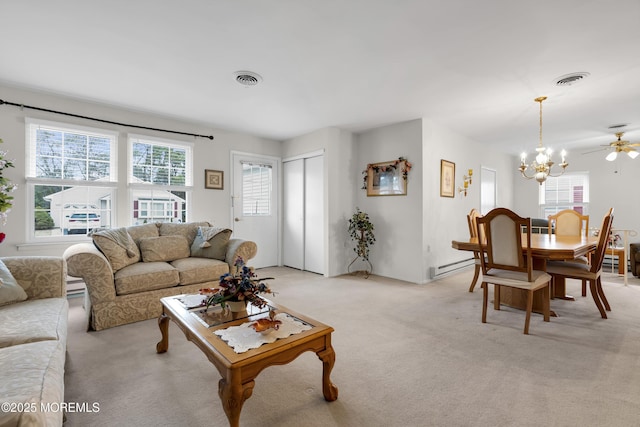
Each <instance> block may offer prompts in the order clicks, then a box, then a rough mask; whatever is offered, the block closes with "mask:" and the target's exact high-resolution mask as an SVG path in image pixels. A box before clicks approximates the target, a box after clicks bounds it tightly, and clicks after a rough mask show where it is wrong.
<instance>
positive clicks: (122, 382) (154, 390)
mask: <svg viewBox="0 0 640 427" xmlns="http://www.w3.org/2000/svg"><path fill="white" fill-rule="evenodd" d="M471 273H472V272H471V271H464V272H462V273H459V274H456V275H454V276H450V277H447V278H444V279H442V280H439V281H435V282H432V283H429V284H427V285H415V284H410V283H405V282H401V281H394V280H390V279H384V278H380V277H376V276H371V277H370V278H369V279H364V278H362V277H357V276H341V277H337V278H330V279H325V278H323V277H321V276H318V275H314V274H311V273H303V272H299V271H296V270H292V269H287V268H270V269H264V270H262V271H261V274H264V275H269V276H274V277H276V278H277V280H275V281H273V282H272V288H273V289H274V290H276V291H277V292H278V295H277V296H276V297H275V300H276V301H277V302H278V303H281V304H283V305H285V306H288V307H291V308H292V309H294V310H296V311H299V312H302V313H305V314H307V315H309V316H310V317H312V318H315V319H317V320H319V321H321V322H323V323H326V324H329V325H331V326H333V327H334V328H335V332H334V334H333V346H334V349H335V351H336V364H335V367H334V369H333V372H332V375H331V377H332V380H333V382H334V384H336V386H337V387H338V388H339V397H338V400H337V401H335V402H326V401H325V400H324V399H323V397H322V389H321V374H322V363H321V362H320V360H319V359H318V358H317V356H316V355H315V354H313V353H309V352H307V353H304V354H302V355H301V356H300V357H299V358H298V359H296V360H295V361H294V362H292V363H290V364H289V365H285V366H275V367H270V368H268V369H266V370H265V371H263V372H262V373H261V374H260V376H259V377H258V378H257V380H256V386H255V388H254V390H253V396H252V397H251V398H250V399H248V400H247V401H246V402H245V404H244V407H243V409H242V414H241V418H240V421H241V425H242V426H247V427H249V426H292V427H293V426H295V427H300V426H323V427H324V426H385V427H386V426H540V425H546V426H610V425H611V426H637V425H640V280H638V279H635V278H633V279H630V280H629V282H630V285H629V286H624V285H623V283H622V279H621V278H619V277H618V276H616V275H612V274H607V275H606V277H605V282H606V283H605V292H606V295H607V297H608V298H609V301H610V303H611V307H612V311H611V312H610V313H609V319H607V320H603V319H602V318H600V315H599V313H598V310H597V308H596V306H595V304H594V303H593V300H592V299H591V296H590V295H589V296H588V297H586V298H582V297H580V296H579V295H580V283H579V282H578V281H573V280H569V281H568V283H567V289H568V292H569V293H573V295H576V301H573V302H571V301H563V300H553V301H552V302H551V307H552V309H553V310H555V311H556V312H557V313H558V314H559V317H556V318H552V319H551V322H550V323H545V322H543V321H542V316H541V315H533V316H532V320H531V327H530V334H531V335H528V336H527V335H524V334H523V333H522V328H523V326H524V312H522V311H519V310H514V309H510V308H504V309H502V310H501V311H494V310H493V309H492V308H490V309H489V312H488V315H487V320H488V323H487V324H482V323H481V321H480V318H481V303H482V292H481V289H479V287H478V289H476V291H475V292H474V293H469V292H467V289H468V286H469V282H470V279H471V276H472V274H471ZM492 288H493V287H491V289H492ZM81 303H82V301H81V299H80V298H76V299H72V300H71V310H70V327H69V329H70V330H69V342H68V354H67V369H66V393H65V400H66V401H67V402H89V403H93V402H97V403H98V404H99V406H100V411H99V412H98V413H69V414H67V423H66V424H65V425H66V426H69V427H71V426H74V427H75V426H89V425H91V426H115V425H129V426H160V425H162V426H227V425H228V423H227V419H226V417H225V415H224V412H223V410H222V406H221V403H220V400H219V398H218V393H217V390H218V385H217V384H218V380H219V375H218V372H217V371H216V370H215V368H214V367H213V365H211V364H210V363H209V362H208V360H207V359H206V357H205V356H204V355H203V354H202V352H201V351H200V350H198V348H197V347H196V346H195V345H193V344H192V343H190V342H188V341H186V339H185V338H184V335H183V334H182V332H181V331H180V330H179V329H178V328H177V327H176V326H175V325H174V324H171V326H170V342H169V351H168V352H167V353H165V354H156V352H155V345H156V342H157V341H158V340H159V339H160V333H159V330H158V326H157V322H156V321H155V320H149V321H145V322H139V323H135V324H131V325H124V326H119V327H117V328H113V329H108V330H105V331H101V332H90V333H87V332H85V331H84V329H83V319H84V313H83V308H82V306H81Z"/></svg>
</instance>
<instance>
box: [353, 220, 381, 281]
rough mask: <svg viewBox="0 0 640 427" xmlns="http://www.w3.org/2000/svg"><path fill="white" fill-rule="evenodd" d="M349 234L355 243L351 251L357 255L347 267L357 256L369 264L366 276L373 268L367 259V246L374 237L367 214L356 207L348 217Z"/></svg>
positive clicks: (373, 241) (371, 243)
mask: <svg viewBox="0 0 640 427" xmlns="http://www.w3.org/2000/svg"><path fill="white" fill-rule="evenodd" d="M349 236H350V237H351V240H353V241H354V242H355V243H356V246H355V247H354V248H353V251H354V252H355V253H356V255H357V256H356V257H355V258H354V259H353V261H351V264H349V268H350V267H351V265H352V264H353V263H354V262H355V261H356V260H357V259H358V258H361V259H362V260H363V261H364V262H366V263H367V264H368V265H369V270H367V271H365V276H366V277H368V276H369V274H371V271H372V270H373V266H372V265H371V262H370V261H369V246H371V245H373V244H374V243H375V241H376V238H375V236H374V235H373V224H372V223H371V220H370V219H369V215H368V214H367V213H366V212H362V211H360V209H359V208H356V212H355V213H354V214H353V216H352V217H351V219H349Z"/></svg>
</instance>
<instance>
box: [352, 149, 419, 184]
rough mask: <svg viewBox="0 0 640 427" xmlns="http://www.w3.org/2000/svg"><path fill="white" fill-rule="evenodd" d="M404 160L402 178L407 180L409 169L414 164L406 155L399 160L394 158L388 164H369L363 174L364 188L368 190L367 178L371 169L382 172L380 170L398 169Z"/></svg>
mask: <svg viewBox="0 0 640 427" xmlns="http://www.w3.org/2000/svg"><path fill="white" fill-rule="evenodd" d="M402 162H404V164H402V170H401V172H402V178H403V179H404V180H405V181H406V180H407V178H408V177H409V171H410V170H411V168H412V167H413V165H412V164H411V162H409V161H408V160H407V158H406V157H398V160H394V161H393V162H392V163H390V164H388V165H376V164H371V163H370V164H368V165H367V168H366V169H365V170H363V171H362V174H363V175H364V177H363V178H362V179H363V183H362V189H363V190H366V189H367V178H368V176H369V170H370V169H371V170H373V171H374V172H375V173H380V172H387V171H389V170H394V171H395V170H396V169H398V167H399V166H401V163H402Z"/></svg>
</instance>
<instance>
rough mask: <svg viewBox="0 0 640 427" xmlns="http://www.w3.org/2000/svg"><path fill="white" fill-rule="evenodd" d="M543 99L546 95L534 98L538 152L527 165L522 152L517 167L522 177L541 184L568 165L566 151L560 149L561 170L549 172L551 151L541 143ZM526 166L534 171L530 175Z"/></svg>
mask: <svg viewBox="0 0 640 427" xmlns="http://www.w3.org/2000/svg"><path fill="white" fill-rule="evenodd" d="M545 99H547V97H546V96H541V97H539V98H536V99H534V101H535V102H538V103H540V142H539V143H538V147H537V148H536V152H537V153H538V154H536V158H535V160H534V161H533V162H531V164H530V165H527V163H526V160H527V153H522V155H521V156H520V167H519V168H518V169H519V170H520V173H521V174H522V176H523V178H526V179H533V178H535V179H536V181H538V182H539V183H540V185H542V183H543V182H545V181H546V180H547V177H550V176H551V177H556V176H560V175H562V174H563V173H564V171H565V169H566V168H567V166H569V163H567V162H566V161H565V156H566V155H567V153H566V151H564V150H562V152H561V153H560V155H561V156H562V163H560V164H559V166H560V167H561V168H562V170H561V171H560V173H557V174H555V175H554V174H552V173H551V168H552V167H553V165H554V163H553V161H552V160H551V154H552V151H551V149H550V148H544V146H543V145H542V101H544V100H545ZM528 168H531V169H533V171H534V173H533V174H532V175H527V173H526V171H527V169H528Z"/></svg>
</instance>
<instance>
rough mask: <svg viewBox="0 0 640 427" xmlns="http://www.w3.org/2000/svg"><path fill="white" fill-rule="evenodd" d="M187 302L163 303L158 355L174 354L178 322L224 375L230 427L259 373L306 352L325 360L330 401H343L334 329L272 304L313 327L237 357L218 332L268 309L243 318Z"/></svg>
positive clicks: (171, 300)
mask: <svg viewBox="0 0 640 427" xmlns="http://www.w3.org/2000/svg"><path fill="white" fill-rule="evenodd" d="M182 301H185V298H184V296H182V295H178V296H172V297H166V298H162V299H161V300H160V302H161V303H162V307H163V313H162V315H161V316H160V318H159V319H158V326H159V327H160V332H161V333H162V340H161V341H160V342H158V344H157V345H156V351H157V352H158V353H164V352H166V351H167V350H168V348H169V320H173V322H174V323H175V324H176V325H178V327H179V328H180V329H181V330H182V332H184V335H185V337H186V338H187V339H188V340H189V341H192V342H193V343H194V344H195V345H196V346H197V347H198V348H199V349H200V350H201V351H202V352H203V353H204V354H205V355H206V356H207V358H208V359H209V361H210V362H211V363H213V365H214V366H215V367H216V368H217V369H218V372H219V373H220V375H221V376H222V379H221V380H220V381H219V382H218V395H219V396H220V400H221V401H222V407H223V408H224V412H225V413H226V414H227V418H228V419H229V425H230V426H232V427H236V426H239V424H240V411H241V410H242V405H243V403H244V401H245V400H247V399H248V398H249V397H251V394H252V392H253V387H254V385H255V381H254V380H255V378H256V377H257V376H258V374H259V373H260V372H261V371H262V370H263V369H264V368H266V367H268V366H271V365H284V364H287V363H289V362H291V361H293V360H294V359H295V358H297V357H298V356H299V355H300V354H302V353H304V352H305V351H313V352H315V353H316V354H317V355H318V357H319V358H320V360H321V361H322V365H323V369H322V392H323V394H324V398H325V400H327V401H330V402H331V401H334V400H336V399H337V398H338V388H337V387H336V386H335V385H334V384H333V383H332V382H331V378H330V375H331V370H332V369H333V365H334V363H335V353H334V351H333V347H332V346H331V332H333V328H332V327H330V326H327V325H324V324H322V323H320V322H318V321H316V320H313V319H311V318H309V317H306V316H303V315H302V314H299V313H296V312H294V311H292V310H290V309H288V308H286V307H282V306H279V305H277V304H274V303H273V302H271V301H268V303H269V307H270V308H271V309H274V310H276V312H277V313H286V314H288V315H289V316H292V317H293V318H295V319H297V320H299V321H302V322H304V323H306V324H307V325H310V326H311V328H310V329H309V330H306V331H302V332H300V333H297V334H295V335H291V336H289V337H287V338H283V339H279V340H277V341H275V342H273V343H267V344H263V345H262V346H260V347H258V348H255V349H251V350H248V351H246V352H244V353H236V352H235V351H234V350H233V348H232V347H230V346H229V345H228V344H227V343H226V342H225V341H223V340H222V339H221V338H220V337H219V336H218V335H215V334H214V332H215V331H216V330H220V329H225V328H228V327H230V326H237V325H241V324H244V323H247V322H253V321H255V320H256V319H258V318H262V317H268V315H269V313H268V308H267V309H262V310H261V309H258V308H256V307H253V306H251V305H250V306H249V308H248V312H246V313H244V314H241V315H240V316H238V315H237V314H235V313H233V314H229V313H224V312H223V311H222V310H221V309H220V307H219V306H216V307H210V308H209V311H208V312H207V313H203V310H202V309H201V308H200V309H199V308H192V309H190V308H189V307H188V306H186V305H185V304H184V303H183V302H182Z"/></svg>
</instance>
